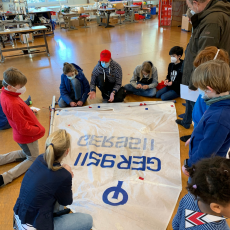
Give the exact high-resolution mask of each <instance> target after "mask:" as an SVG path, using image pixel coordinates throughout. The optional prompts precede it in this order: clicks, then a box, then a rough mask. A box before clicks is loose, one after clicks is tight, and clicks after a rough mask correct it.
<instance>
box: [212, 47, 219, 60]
mask: <svg viewBox="0 0 230 230" xmlns="http://www.w3.org/2000/svg"><path fill="white" fill-rule="evenodd" d="M219 52H220V50H219V49H218V50H217V52H216V55H215V57H214V58H213V60H216V58H217V56H218V54H219Z"/></svg>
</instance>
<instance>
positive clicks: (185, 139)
mask: <svg viewBox="0 0 230 230" xmlns="http://www.w3.org/2000/svg"><path fill="white" fill-rule="evenodd" d="M189 138H191V135H187V136H183V137H181V138H180V140H181V141H183V142H186V141H187V140H188V139H189Z"/></svg>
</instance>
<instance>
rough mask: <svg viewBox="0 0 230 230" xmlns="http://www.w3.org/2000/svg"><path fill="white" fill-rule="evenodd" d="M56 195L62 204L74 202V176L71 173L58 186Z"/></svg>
mask: <svg viewBox="0 0 230 230" xmlns="http://www.w3.org/2000/svg"><path fill="white" fill-rule="evenodd" d="M55 197H56V199H57V201H58V203H59V204H60V205H63V206H66V205H70V204H72V203H73V193H72V178H71V174H70V175H69V176H68V177H67V178H66V179H65V180H64V182H63V184H62V185H61V186H60V187H59V188H58V190H57V192H56V194H55Z"/></svg>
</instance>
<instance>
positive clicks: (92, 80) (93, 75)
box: [90, 65, 98, 92]
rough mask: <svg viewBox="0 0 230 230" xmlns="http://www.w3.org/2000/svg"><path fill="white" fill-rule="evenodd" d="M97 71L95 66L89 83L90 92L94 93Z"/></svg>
mask: <svg viewBox="0 0 230 230" xmlns="http://www.w3.org/2000/svg"><path fill="white" fill-rule="evenodd" d="M97 75H98V71H97V65H96V66H95V67H94V69H93V72H92V75H91V82H90V91H94V92H96V79H97Z"/></svg>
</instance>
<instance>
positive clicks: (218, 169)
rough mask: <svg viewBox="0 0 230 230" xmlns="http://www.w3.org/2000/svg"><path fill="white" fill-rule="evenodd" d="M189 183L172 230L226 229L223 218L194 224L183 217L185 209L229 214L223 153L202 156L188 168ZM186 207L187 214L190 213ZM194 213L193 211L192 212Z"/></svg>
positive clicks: (228, 164) (228, 166)
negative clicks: (215, 155)
mask: <svg viewBox="0 0 230 230" xmlns="http://www.w3.org/2000/svg"><path fill="white" fill-rule="evenodd" d="M188 172H189V174H190V176H191V183H188V187H187V190H188V191H189V193H188V194H187V195H185V196H184V197H183V198H182V200H181V201H180V204H179V208H178V210H177V214H176V215H175V217H174V219H173V222H172V227H173V230H184V229H190V228H188V227H191V229H194V230H195V229H196V230H229V229H230V228H229V227H228V225H227V223H226V220H220V221H217V222H211V223H207V224H203V225H197V226H196V225H195V224H194V223H193V222H190V221H189V220H186V218H188V217H187V215H186V209H187V210H191V211H194V212H201V213H206V214H210V215H213V216H219V217H223V216H225V217H228V218H230V160H229V159H225V158H223V157H213V158H208V159H203V160H201V161H199V162H198V163H197V164H196V165H193V166H192V167H191V168H189V169H188ZM191 211H190V214H191ZM194 214H195V213H194Z"/></svg>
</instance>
